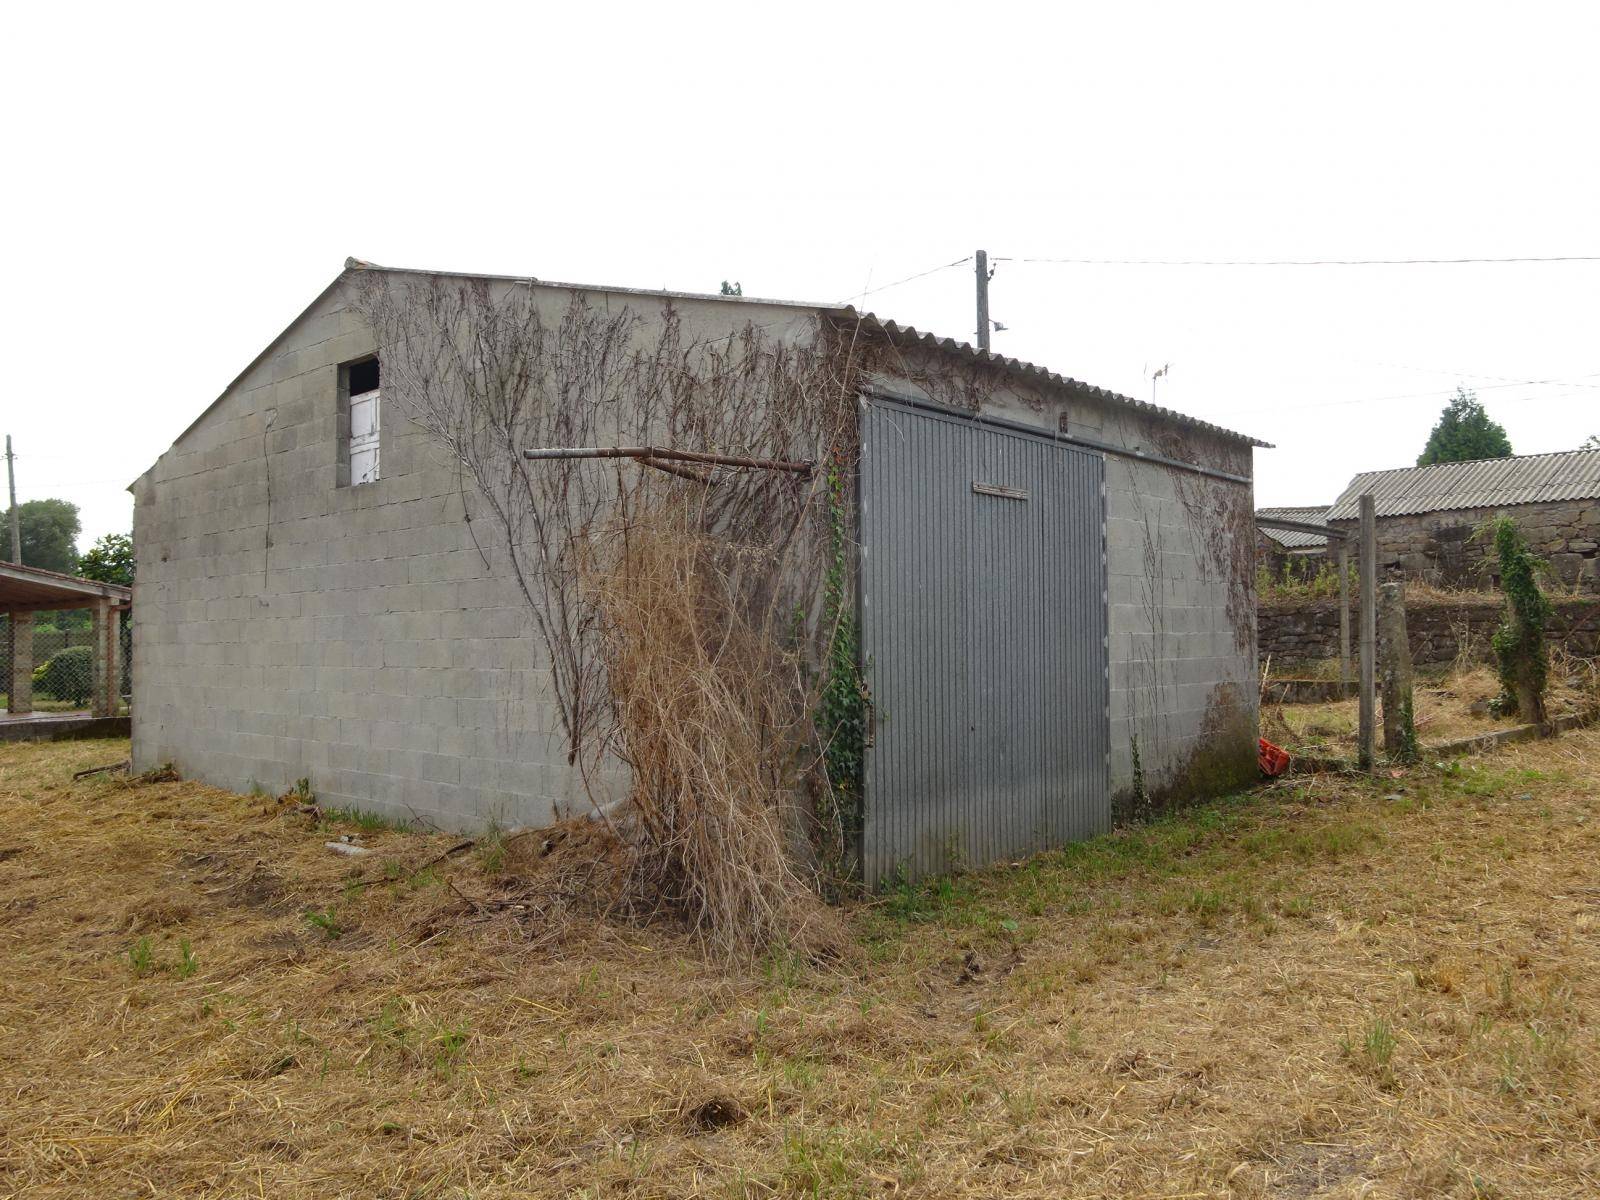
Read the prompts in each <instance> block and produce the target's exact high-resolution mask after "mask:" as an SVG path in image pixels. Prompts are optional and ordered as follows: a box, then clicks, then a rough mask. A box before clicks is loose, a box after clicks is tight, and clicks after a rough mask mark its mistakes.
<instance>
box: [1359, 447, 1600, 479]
mask: <svg viewBox="0 0 1600 1200" xmlns="http://www.w3.org/2000/svg"><path fill="white" fill-rule="evenodd" d="M1568 454H1600V448H1591V449H1584V448H1583V447H1582V446H1579V447H1578V448H1577V449H1574V450H1539V451H1535V452H1534V453H1533V454H1497V455H1494V456H1493V457H1491V458H1457V459H1451V460H1450V461H1449V462H1436V463H1416V464H1414V465H1412V466H1409V467H1379V468H1377V469H1376V470H1372V471H1357V472H1356V477H1357V478H1360V477H1361V476H1362V475H1390V474H1393V473H1394V472H1396V471H1430V470H1432V469H1433V468H1434V467H1470V466H1477V465H1480V464H1482V463H1493V462H1516V461H1521V460H1523V459H1529V458H1560V457H1562V456H1563V455H1568Z"/></svg>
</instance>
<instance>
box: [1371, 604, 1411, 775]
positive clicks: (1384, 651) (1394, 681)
mask: <svg viewBox="0 0 1600 1200" xmlns="http://www.w3.org/2000/svg"><path fill="white" fill-rule="evenodd" d="M1405 587H1406V585H1405V584H1403V583H1386V584H1384V585H1383V588H1382V589H1381V592H1380V595H1379V597H1378V676H1379V680H1380V682H1381V684H1382V691H1383V752H1384V754H1385V755H1387V756H1388V758H1389V761H1390V762H1415V761H1416V759H1417V724H1416V711H1415V708H1414V707H1413V701H1412V693H1411V645H1410V643H1409V642H1408V641H1407V640H1406V591H1405Z"/></svg>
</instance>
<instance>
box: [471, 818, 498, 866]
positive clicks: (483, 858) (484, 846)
mask: <svg viewBox="0 0 1600 1200" xmlns="http://www.w3.org/2000/svg"><path fill="white" fill-rule="evenodd" d="M473 853H474V854H476V855H477V856H478V866H479V867H480V868H481V869H482V871H483V873H484V874H485V875H498V874H500V872H501V871H503V870H505V866H506V842H505V831H504V830H502V829H501V828H500V823H499V822H498V821H493V820H491V821H490V822H489V824H488V825H487V826H485V827H484V831H483V833H482V835H481V836H479V838H478V841H477V844H476V845H475V846H474V847H473Z"/></svg>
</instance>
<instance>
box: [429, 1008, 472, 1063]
mask: <svg viewBox="0 0 1600 1200" xmlns="http://www.w3.org/2000/svg"><path fill="white" fill-rule="evenodd" d="M429 1040H430V1044H431V1045H432V1046H433V1069H434V1072H435V1073H436V1074H439V1075H446V1076H448V1075H453V1074H454V1073H455V1069H456V1066H457V1064H458V1063H459V1062H460V1061H461V1056H462V1055H463V1054H465V1053H466V1049H467V1043H468V1042H470V1041H471V1040H472V1031H471V1029H470V1028H469V1026H468V1024H467V1022H466V1021H465V1020H461V1021H459V1022H457V1023H455V1024H453V1025H442V1026H440V1027H439V1028H438V1029H437V1030H435V1032H434V1035H433V1037H432V1038H431V1039H429Z"/></svg>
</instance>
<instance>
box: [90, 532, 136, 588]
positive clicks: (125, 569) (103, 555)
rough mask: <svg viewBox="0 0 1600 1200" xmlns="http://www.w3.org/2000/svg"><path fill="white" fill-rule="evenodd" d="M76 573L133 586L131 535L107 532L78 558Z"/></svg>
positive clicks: (107, 581) (124, 585)
mask: <svg viewBox="0 0 1600 1200" xmlns="http://www.w3.org/2000/svg"><path fill="white" fill-rule="evenodd" d="M78 574H79V575H82V576H83V577H84V578H85V579H98V580H99V581H100V582H101V583H118V584H121V585H122V586H123V587H132V586H133V535H132V534H128V533H108V534H106V535H105V536H104V537H103V538H101V539H100V540H99V541H97V542H96V543H95V544H94V545H93V546H90V547H89V552H88V553H87V554H85V555H84V556H83V557H82V558H80V559H79V560H78Z"/></svg>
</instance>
